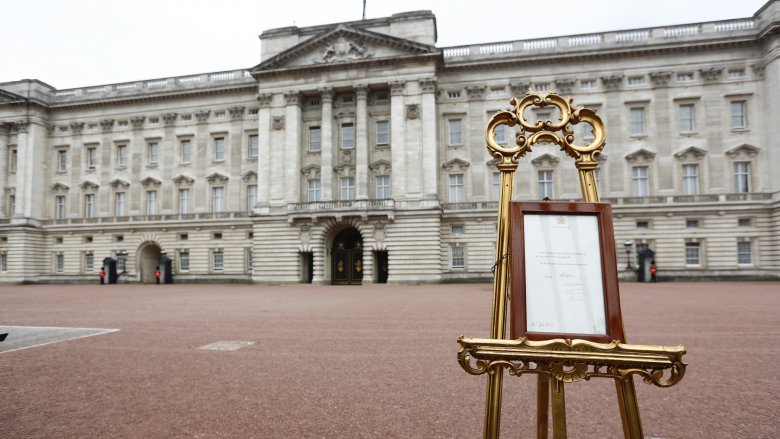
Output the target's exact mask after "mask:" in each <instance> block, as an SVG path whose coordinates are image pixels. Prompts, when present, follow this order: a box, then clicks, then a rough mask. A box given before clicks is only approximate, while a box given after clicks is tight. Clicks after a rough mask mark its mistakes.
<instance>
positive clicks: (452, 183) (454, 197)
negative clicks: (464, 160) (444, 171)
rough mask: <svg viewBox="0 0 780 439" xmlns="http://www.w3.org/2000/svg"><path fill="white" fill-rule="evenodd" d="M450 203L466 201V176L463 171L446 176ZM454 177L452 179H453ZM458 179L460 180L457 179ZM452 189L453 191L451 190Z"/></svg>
mask: <svg viewBox="0 0 780 439" xmlns="http://www.w3.org/2000/svg"><path fill="white" fill-rule="evenodd" d="M447 178H448V182H449V184H448V186H447V187H448V188H449V191H448V193H449V202H450V203H464V202H465V201H466V176H465V174H463V173H452V174H449V175H448V176H447ZM453 179H454V180H453ZM458 180H460V181H458ZM453 191H454V192H453Z"/></svg>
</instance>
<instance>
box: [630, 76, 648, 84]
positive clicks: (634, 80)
mask: <svg viewBox="0 0 780 439" xmlns="http://www.w3.org/2000/svg"><path fill="white" fill-rule="evenodd" d="M644 83H645V77H644V76H629V77H628V85H641V84H644Z"/></svg>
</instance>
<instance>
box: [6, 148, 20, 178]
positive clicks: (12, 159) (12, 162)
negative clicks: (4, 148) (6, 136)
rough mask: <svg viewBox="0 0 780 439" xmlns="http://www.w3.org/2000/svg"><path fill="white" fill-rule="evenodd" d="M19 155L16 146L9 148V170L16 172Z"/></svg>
mask: <svg viewBox="0 0 780 439" xmlns="http://www.w3.org/2000/svg"><path fill="white" fill-rule="evenodd" d="M17 157H18V155H17V153H16V148H8V172H10V173H14V172H16V162H17Z"/></svg>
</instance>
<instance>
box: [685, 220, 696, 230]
mask: <svg viewBox="0 0 780 439" xmlns="http://www.w3.org/2000/svg"><path fill="white" fill-rule="evenodd" d="M685 228H686V229H698V228H699V220H695V219H689V220H685Z"/></svg>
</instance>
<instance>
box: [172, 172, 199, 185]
mask: <svg viewBox="0 0 780 439" xmlns="http://www.w3.org/2000/svg"><path fill="white" fill-rule="evenodd" d="M173 182H174V183H175V184H179V185H182V184H192V183H195V179H194V178H192V177H188V176H186V175H184V174H179V175H177V176H176V177H175V178H174V179H173Z"/></svg>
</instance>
